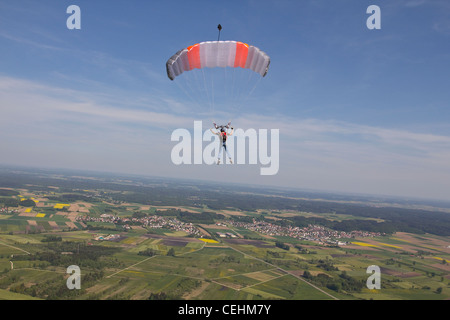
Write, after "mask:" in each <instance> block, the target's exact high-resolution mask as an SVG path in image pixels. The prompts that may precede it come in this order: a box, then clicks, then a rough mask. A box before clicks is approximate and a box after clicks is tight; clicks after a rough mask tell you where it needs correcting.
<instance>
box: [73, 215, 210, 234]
mask: <svg viewBox="0 0 450 320" xmlns="http://www.w3.org/2000/svg"><path fill="white" fill-rule="evenodd" d="M77 220H78V221H81V222H88V221H94V222H107V223H113V224H120V225H122V226H123V228H124V229H125V230H130V229H131V227H132V226H136V225H139V226H142V227H144V228H150V229H159V228H167V229H170V230H175V231H184V232H186V233H187V234H189V235H192V236H200V235H201V233H200V230H199V229H198V228H197V227H195V225H194V224H192V223H186V222H182V221H179V220H178V219H176V218H171V217H161V216H157V215H149V216H146V217H142V218H134V217H118V216H114V215H112V214H102V215H101V216H100V217H98V218H97V217H91V216H87V215H85V216H78V217H77Z"/></svg>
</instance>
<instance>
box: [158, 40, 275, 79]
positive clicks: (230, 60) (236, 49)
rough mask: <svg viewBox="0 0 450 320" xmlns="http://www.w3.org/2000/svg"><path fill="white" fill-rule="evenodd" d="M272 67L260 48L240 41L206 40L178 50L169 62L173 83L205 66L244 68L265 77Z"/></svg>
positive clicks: (168, 68) (169, 72)
mask: <svg viewBox="0 0 450 320" xmlns="http://www.w3.org/2000/svg"><path fill="white" fill-rule="evenodd" d="M269 64H270V58H269V56H268V55H267V54H266V53H264V52H263V51H261V50H260V49H258V48H257V47H254V46H250V45H248V44H246V43H243V42H238V41H207V42H200V43H197V44H195V45H193V46H190V47H187V48H186V49H183V50H180V51H178V52H177V53H176V54H174V55H173V56H172V57H171V58H170V59H169V60H168V61H167V63H166V69H167V76H168V77H169V79H170V80H174V79H175V78H176V77H177V76H179V75H180V74H182V73H183V72H185V71H190V70H193V69H202V68H205V67H208V68H216V67H221V68H225V67H231V68H237V67H241V68H245V69H250V70H252V71H254V72H256V73H259V74H260V75H261V76H262V77H264V76H265V75H266V74H267V71H268V70H269Z"/></svg>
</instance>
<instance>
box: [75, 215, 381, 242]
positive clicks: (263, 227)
mask: <svg viewBox="0 0 450 320" xmlns="http://www.w3.org/2000/svg"><path fill="white" fill-rule="evenodd" d="M77 220H78V221H81V222H87V221H92V222H103V223H113V224H115V225H122V227H123V228H124V229H125V230H130V229H131V228H132V226H142V227H144V228H149V229H160V228H166V229H170V230H174V231H183V232H186V233H187V234H188V235H190V236H194V237H202V233H201V232H200V230H199V228H197V227H196V226H195V224H193V223H187V222H182V221H180V220H178V219H177V218H174V217H162V216H158V215H148V216H145V217H140V218H136V217H118V216H115V215H112V214H102V215H101V216H100V217H92V216H88V215H85V216H78V217H77ZM217 225H220V226H226V225H228V226H233V227H238V228H244V229H247V230H250V231H254V232H258V233H261V234H265V235H268V236H284V237H291V238H294V239H299V240H307V241H313V242H317V243H319V244H324V245H325V244H326V245H337V246H344V245H346V244H347V242H346V241H345V240H343V239H352V238H364V237H377V236H382V235H384V234H382V233H379V232H368V231H360V230H354V231H350V232H346V231H337V230H332V229H329V228H326V227H323V226H320V225H309V226H307V227H304V228H300V227H294V226H280V225H277V224H273V223H269V222H266V221H257V220H253V222H252V223H248V222H238V221H234V220H226V221H223V222H218V223H217ZM216 234H217V236H218V237H219V238H236V235H235V234H233V233H230V232H223V233H222V232H217V233H216ZM106 240H109V239H106Z"/></svg>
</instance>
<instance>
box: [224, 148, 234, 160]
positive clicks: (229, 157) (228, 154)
mask: <svg viewBox="0 0 450 320" xmlns="http://www.w3.org/2000/svg"><path fill="white" fill-rule="evenodd" d="M223 148H224V149H225V152H226V154H227V156H228V159H230V163H233V160H232V159H231V155H230V153H229V152H228V150H227V145H226V144H224V145H223Z"/></svg>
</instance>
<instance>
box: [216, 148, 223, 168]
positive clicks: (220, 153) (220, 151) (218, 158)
mask: <svg viewBox="0 0 450 320" xmlns="http://www.w3.org/2000/svg"><path fill="white" fill-rule="evenodd" d="M220 159H222V146H220V148H219V155H218V156H217V164H220Z"/></svg>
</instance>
